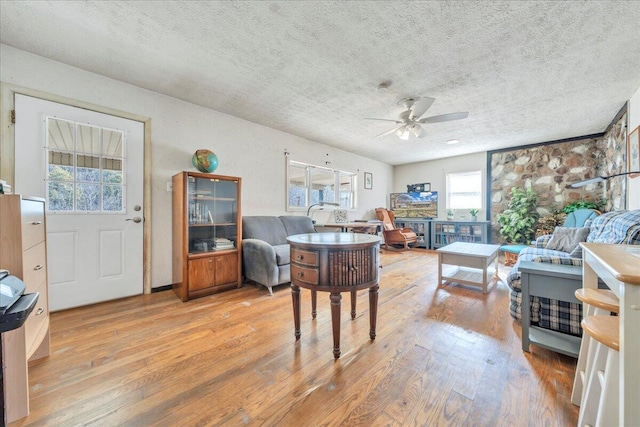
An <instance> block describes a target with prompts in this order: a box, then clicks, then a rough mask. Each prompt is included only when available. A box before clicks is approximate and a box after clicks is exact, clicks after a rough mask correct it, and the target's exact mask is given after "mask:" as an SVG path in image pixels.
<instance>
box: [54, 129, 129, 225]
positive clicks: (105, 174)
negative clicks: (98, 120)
mask: <svg viewBox="0 0 640 427" xmlns="http://www.w3.org/2000/svg"><path fill="white" fill-rule="evenodd" d="M46 125H47V129H46V135H47V137H46V150H47V201H48V203H47V205H48V210H49V211H51V212H56V211H57V212H67V213H72V212H82V213H86V212H101V213H105V212H106V213H109V212H112V213H122V212H124V210H125V206H124V200H125V199H124V193H125V182H124V176H125V170H124V167H125V158H124V153H125V151H124V144H125V136H124V132H122V131H120V130H117V129H108V128H103V127H99V126H92V125H88V124H84V123H78V122H73V121H68V120H64V119H59V118H54V117H47V120H46Z"/></svg>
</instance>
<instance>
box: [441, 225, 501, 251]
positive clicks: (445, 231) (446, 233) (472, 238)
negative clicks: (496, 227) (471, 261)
mask: <svg viewBox="0 0 640 427" xmlns="http://www.w3.org/2000/svg"><path fill="white" fill-rule="evenodd" d="M489 226H490V223H489V221H439V220H433V221H432V223H431V248H432V249H437V248H439V247H442V246H445V245H448V244H451V243H454V242H468V243H488V238H489Z"/></svg>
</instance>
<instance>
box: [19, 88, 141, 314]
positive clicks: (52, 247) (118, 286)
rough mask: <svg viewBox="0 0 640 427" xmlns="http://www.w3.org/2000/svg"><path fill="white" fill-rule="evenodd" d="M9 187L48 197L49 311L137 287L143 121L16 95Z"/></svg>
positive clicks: (119, 294) (112, 296)
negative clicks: (12, 169) (13, 166)
mask: <svg viewBox="0 0 640 427" xmlns="http://www.w3.org/2000/svg"><path fill="white" fill-rule="evenodd" d="M15 111H16V124H15V183H14V192H15V193H18V194H22V195H23V196H39V197H43V198H45V199H46V200H47V203H46V207H47V266H48V274H49V306H50V308H51V310H52V311H55V310H62V309H66V308H71V307H77V306H81V305H87V304H92V303H96V302H101V301H107V300H112V299H116V298H122V297H126V296H130V295H136V294H141V293H142V292H143V223H142V219H143V218H144V212H143V210H142V207H143V206H144V205H143V157H144V124H143V123H141V122H136V121H133V120H128V119H123V118H120V117H115V116H111V115H107V114H102V113H97V112H95V111H90V110H85V109H81V108H76V107H71V106H68V105H63V104H58V103H55V102H51V101H45V100H42V99H38V98H33V97H29V96H24V95H19V94H16V96H15Z"/></svg>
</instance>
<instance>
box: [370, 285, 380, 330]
mask: <svg viewBox="0 0 640 427" xmlns="http://www.w3.org/2000/svg"><path fill="white" fill-rule="evenodd" d="M379 288H380V286H379V285H375V286H372V287H371V288H369V338H371V339H372V340H375V339H376V319H377V318H378V289H379Z"/></svg>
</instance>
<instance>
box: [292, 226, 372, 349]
mask: <svg viewBox="0 0 640 427" xmlns="http://www.w3.org/2000/svg"><path fill="white" fill-rule="evenodd" d="M287 241H288V242H289V245H290V246H291V249H290V250H291V297H292V299H293V321H294V325H295V337H296V341H297V340H299V339H300V335H301V334H300V288H301V287H302V288H305V289H309V290H311V301H312V304H311V305H312V316H313V317H314V318H315V311H316V292H317V291H323V292H329V293H330V294H331V296H330V300H331V325H332V329H333V357H334V358H336V359H338V358H339V357H340V307H341V300H342V295H341V293H342V292H350V293H351V318H352V319H353V318H355V305H356V291H358V290H360V289H367V288H368V289H369V325H370V329H369V337H370V338H371V339H372V340H373V339H375V338H376V318H377V311H378V287H379V286H378V283H379V278H380V273H379V270H380V260H379V256H380V255H379V253H380V238H379V237H378V236H373V235H369V234H357V233H308V234H296V235H294V236H289V237H287Z"/></svg>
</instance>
